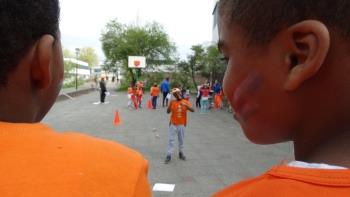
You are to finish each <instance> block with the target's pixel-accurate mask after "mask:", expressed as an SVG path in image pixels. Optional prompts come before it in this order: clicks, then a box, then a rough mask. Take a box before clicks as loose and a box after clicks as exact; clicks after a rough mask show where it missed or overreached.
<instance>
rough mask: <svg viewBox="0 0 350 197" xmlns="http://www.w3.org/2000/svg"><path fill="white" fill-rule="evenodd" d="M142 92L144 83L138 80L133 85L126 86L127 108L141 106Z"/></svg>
mask: <svg viewBox="0 0 350 197" xmlns="http://www.w3.org/2000/svg"><path fill="white" fill-rule="evenodd" d="M143 94H144V84H143V82H141V81H138V82H137V83H136V84H135V85H130V86H129V88H128V108H129V109H136V110H137V109H139V108H142V98H143Z"/></svg>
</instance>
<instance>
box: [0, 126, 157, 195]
mask: <svg viewBox="0 0 350 197" xmlns="http://www.w3.org/2000/svg"><path fill="white" fill-rule="evenodd" d="M0 136H1V138H0V155H1V157H0V175H1V176H0V196H2V197H9V196H27V197H31V196H33V197H34V196H36V197H37V196H39V197H41V196H45V197H46V196H50V197H61V196H65V197H86V196H96V197H101V196H102V197H103V196H115V197H124V196H130V197H131V196H132V197H137V196H151V191H150V187H149V183H148V181H147V171H148V163H147V161H146V160H145V159H144V158H143V157H142V156H141V155H140V154H139V153H137V152H136V151H134V150H131V149H129V148H126V147H124V146H122V145H120V144H117V143H115V142H112V141H106V140H102V139H97V138H93V137H90V136H87V135H83V134H79V133H57V132H55V131H54V130H52V129H50V128H49V127H47V126H45V125H43V124H12V123H3V122H0Z"/></svg>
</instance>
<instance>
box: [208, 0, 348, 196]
mask: <svg viewBox="0 0 350 197" xmlns="http://www.w3.org/2000/svg"><path fill="white" fill-rule="evenodd" d="M349 9H350V1H341V0H335V1H329V0H278V1H266V0H249V1H247V0H221V1H220V6H219V10H220V11H219V14H220V17H219V18H220V21H219V24H220V25H219V27H220V33H219V35H220V36H219V37H220V42H219V48H220V51H221V52H222V54H223V55H224V57H225V58H226V60H227V63H228V66H227V70H226V74H225V79H224V91H225V95H226V96H227V98H228V100H229V102H230V104H231V106H232V107H233V108H234V110H235V112H236V115H235V118H236V119H237V120H238V121H239V123H240V125H241V127H242V129H243V131H244V133H245V135H246V136H247V137H248V138H249V139H250V140H251V141H252V142H254V143H257V144H274V143H279V142H285V141H293V143H294V154H295V161H291V162H288V163H285V164H281V165H277V166H275V167H273V168H272V169H271V170H269V171H267V172H266V173H264V174H263V175H261V176H259V177H257V178H252V179H249V180H246V181H243V182H241V183H238V184H235V185H232V186H230V187H228V188H226V189H225V190H223V191H221V192H219V193H217V194H216V195H215V196H216V197H223V196H230V197H232V196H239V197H245V196H269V197H277V196H284V197H289V196H290V197H291V196H293V197H294V196H298V197H304V196H305V197H306V196H317V197H326V196H337V197H343V196H349V194H350V169H349V168H350V157H349V155H350V102H349V101H350V82H349V73H350V52H349V48H350V23H349V20H350V12H349ZM267 10H268V11H269V14H266V11H267ZM257 162H258V161H257Z"/></svg>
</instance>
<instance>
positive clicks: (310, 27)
mask: <svg viewBox="0 0 350 197" xmlns="http://www.w3.org/2000/svg"><path fill="white" fill-rule="evenodd" d="M287 34H288V40H290V41H291V45H290V46H291V47H290V53H289V54H288V56H287V61H288V64H289V65H290V68H289V74H288V78H287V81H286V83H285V89H286V90H288V91H292V90H295V89H297V88H298V87H299V86H300V85H301V84H302V83H303V82H305V81H306V80H308V79H310V78H311V77H313V76H314V75H315V74H316V73H317V72H318V71H319V69H320V68H321V66H322V64H323V63H324V61H325V59H326V57H327V54H328V51H329V47H330V35H329V31H328V29H327V27H326V26H325V25H324V24H323V23H321V22H319V21H315V20H306V21H302V22H300V23H297V24H295V25H293V26H291V27H290V28H288V30H287Z"/></svg>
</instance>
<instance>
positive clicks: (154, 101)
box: [152, 96, 158, 109]
mask: <svg viewBox="0 0 350 197" xmlns="http://www.w3.org/2000/svg"><path fill="white" fill-rule="evenodd" d="M157 98H158V97H157V96H152V107H153V109H156V108H157Z"/></svg>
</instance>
